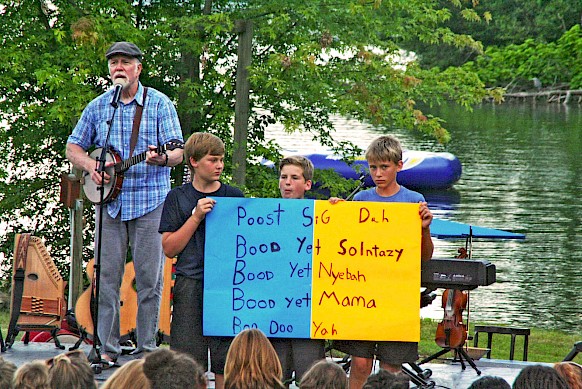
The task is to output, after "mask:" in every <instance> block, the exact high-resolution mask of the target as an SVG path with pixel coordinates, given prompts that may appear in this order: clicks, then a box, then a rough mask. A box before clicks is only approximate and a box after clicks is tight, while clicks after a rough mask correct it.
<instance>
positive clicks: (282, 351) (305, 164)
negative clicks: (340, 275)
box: [270, 156, 325, 383]
mask: <svg viewBox="0 0 582 389" xmlns="http://www.w3.org/2000/svg"><path fill="white" fill-rule="evenodd" d="M312 183H313V163H311V161H310V160H309V159H307V158H305V157H302V156H291V157H287V158H283V159H282V160H281V161H280V162H279V190H280V191H281V197H282V198H284V199H303V198H304V197H305V192H306V191H308V190H309V189H311V184H312ZM270 340H271V344H272V345H273V347H274V348H275V351H276V352H277V355H278V356H279V360H280V361H281V366H282V368H283V381H284V382H285V383H288V382H290V381H291V377H292V373H293V371H295V380H296V381H297V382H299V381H301V377H302V376H303V374H304V373H305V372H306V371H307V370H308V369H309V368H310V366H311V365H312V364H313V363H314V362H315V361H318V360H321V359H324V358H325V343H324V342H325V341H324V340H322V339H289V338H271V339H270Z"/></svg>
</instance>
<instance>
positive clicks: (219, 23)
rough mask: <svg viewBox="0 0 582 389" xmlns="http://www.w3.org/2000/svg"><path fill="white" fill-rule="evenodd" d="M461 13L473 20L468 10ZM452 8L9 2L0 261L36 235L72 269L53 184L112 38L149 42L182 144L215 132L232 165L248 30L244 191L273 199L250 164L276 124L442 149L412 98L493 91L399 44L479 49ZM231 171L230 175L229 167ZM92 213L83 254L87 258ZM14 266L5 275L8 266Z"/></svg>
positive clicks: (64, 166) (368, 3)
mask: <svg viewBox="0 0 582 389" xmlns="http://www.w3.org/2000/svg"><path fill="white" fill-rule="evenodd" d="M454 2H455V3H458V1H454ZM456 12H461V13H464V14H465V15H466V17H474V16H475V15H476V14H475V13H474V11H473V10H472V9H464V8H462V7H461V8H457V9H456ZM449 14H450V10H443V9H442V8H441V7H439V6H438V5H437V2H436V1H427V0H407V1H382V0H334V1H330V0H313V1H307V2H306V1H304V0H300V1H299V0H285V1H282V0H255V1H250V0H249V1H226V0H206V1H193V0H191V1H186V0H181V1H180V0H172V1H170V0H150V1H145V0H139V1H128V0H98V1H97V0H83V1H77V2H72V1H68V0H52V1H49V0H28V1H18V0H14V1H5V2H3V5H0V18H1V19H0V31H1V33H2V45H1V47H0V114H1V115H2V127H1V128H0V145H1V146H2V147H3V149H4V150H5V155H6V158H5V160H6V161H5V163H4V164H3V166H2V167H1V168H0V210H1V216H0V225H6V228H5V230H4V231H3V234H2V235H1V236H0V246H1V247H2V253H3V254H4V255H5V256H6V258H10V257H11V251H12V242H13V238H14V233H16V232H21V231H24V230H33V231H34V232H35V233H36V234H37V235H39V236H42V237H45V238H46V240H47V245H48V247H49V250H50V252H51V255H52V256H53V258H55V259H56V260H57V263H58V264H60V266H61V270H62V271H66V269H65V268H64V267H63V264H65V263H66V260H67V252H68V249H67V244H68V235H69V234H68V227H67V224H68V223H67V218H68V215H67V211H66V210H65V209H64V207H63V206H61V205H59V204H58V203H57V198H58V185H57V182H58V177H59V175H60V174H61V173H63V172H67V171H68V170H69V164H68V163H67V161H66V160H65V158H64V149H65V143H66V140H67V136H68V135H69V133H70V132H71V129H72V128H73V126H74V124H75V122H76V120H77V118H78V117H79V115H80V113H81V111H82V109H83V108H84V107H85V105H86V104H87V103H88V102H89V101H90V100H91V99H93V98H95V97H96V96H98V95H99V94H101V93H103V92H104V91H105V90H106V89H107V88H108V87H109V85H108V80H107V66H106V61H105V58H104V52H105V50H106V48H107V47H108V46H109V45H110V44H111V43H112V42H114V41H119V40H128V41H133V42H135V43H136V44H137V45H138V46H139V47H140V48H142V50H143V51H144V54H145V59H144V71H143V73H142V82H143V83H144V84H145V85H149V86H152V87H154V88H157V89H159V90H161V91H163V92H164V93H166V94H167V95H168V96H169V97H170V98H172V99H173V100H174V101H175V102H176V106H177V109H178V113H179V116H180V120H181V123H182V125H183V130H184V135H185V136H186V137H187V136H188V135H189V134H190V133H193V132H196V131H210V132H213V133H215V134H217V135H219V136H220V137H221V138H222V139H224V140H225V142H226V144H227V147H228V152H227V159H228V158H229V156H230V153H231V151H232V127H233V113H234V103H235V84H234V80H235V76H236V59H237V58H236V48H237V39H236V34H235V33H234V32H233V26H234V24H235V22H236V21H237V20H245V21H250V22H252V23H253V26H254V33H253V34H254V35H253V52H252V65H251V67H250V69H249V74H250V82H251V101H250V104H251V107H250V109H251V111H250V112H251V114H250V119H249V135H248V154H247V161H248V163H249V167H248V169H247V173H248V174H247V177H248V179H247V187H246V188H244V189H245V190H246V191H247V193H249V194H253V195H264V196H268V195H275V193H276V185H275V179H274V177H275V176H274V172H273V171H271V170H269V169H266V168H264V167H262V166H261V165H260V164H257V163H256V162H255V161H256V160H257V158H258V157H267V158H271V159H273V158H277V157H278V156H279V154H278V150H279V147H278V146H277V145H275V144H274V143H272V142H271V143H269V142H265V129H266V127H267V126H268V125H269V124H272V123H275V122H279V123H283V125H284V126H285V128H286V129H287V130H289V131H302V132H304V133H305V135H306V136H308V137H312V138H314V139H317V140H319V141H320V142H321V144H322V145H326V146H333V147H335V148H336V149H338V150H342V151H343V153H345V154H348V156H349V154H350V152H351V154H353V153H355V152H356V150H355V148H354V147H353V146H351V145H346V144H338V143H337V142H334V140H333V126H332V124H331V122H330V119H329V118H330V115H332V114H337V115H344V116H349V117H353V118H356V119H359V120H362V121H366V122H370V123H373V124H375V125H381V126H399V127H405V128H410V129H416V130H419V131H423V132H425V133H427V134H430V135H431V136H433V137H434V138H435V139H437V140H439V141H441V142H446V141H447V139H448V133H447V132H446V130H445V129H444V128H443V127H442V122H441V120H440V119H439V118H436V117H433V116H431V115H430V113H429V112H428V113H423V112H421V111H420V110H419V109H418V108H417V106H416V104H417V103H424V104H426V105H427V106H428V107H430V106H432V105H434V104H439V103H441V102H443V101H445V100H452V101H455V102H457V103H459V104H462V105H464V106H466V107H470V106H471V105H472V104H474V103H476V102H479V101H480V100H481V99H482V98H483V96H484V95H485V94H486V91H485V90H484V88H483V85H482V83H481V82H480V80H479V79H478V78H477V77H476V76H475V74H474V73H471V72H467V71H465V70H463V69H459V68H450V69H447V70H446V71H444V72H439V71H435V70H430V69H429V70H424V69H421V68H420V67H419V66H417V64H415V63H414V62H411V63H408V64H401V63H399V58H400V53H401V51H400V47H399V42H401V41H403V40H404V39H412V38H413V37H414V38H417V39H419V40H421V41H426V42H429V43H431V44H438V43H442V42H449V43H451V44H455V45H458V46H468V47H474V48H475V49H478V48H479V45H478V44H476V43H475V42H474V41H473V40H472V39H471V38H470V37H469V36H466V35H457V34H454V33H452V32H451V31H450V30H449V29H448V28H446V27H443V26H442V23H443V22H444V21H445V20H446V19H447V17H448V15H449ZM396 65H401V66H399V67H398V66H396ZM404 65H405V66H404ZM178 170H179V169H178ZM226 174H227V178H228V175H229V174H230V170H229V171H227V172H226ZM178 176H179V174H178ZM178 180H179V178H178ZM88 208H89V209H88V210H87V212H86V219H87V221H88V224H87V226H86V229H85V231H86V233H85V237H86V238H85V240H86V242H85V253H86V258H87V259H88V258H90V257H91V252H92V250H91V245H90V242H91V231H92V226H91V223H92V210H91V208H92V207H88ZM7 262H8V261H6V260H5V261H3V265H2V266H3V269H4V270H6V269H8V268H9V267H10V264H8V263H7ZM6 278H7V275H6V274H5V275H4V279H5V280H6Z"/></svg>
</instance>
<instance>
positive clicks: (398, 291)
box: [311, 201, 421, 342]
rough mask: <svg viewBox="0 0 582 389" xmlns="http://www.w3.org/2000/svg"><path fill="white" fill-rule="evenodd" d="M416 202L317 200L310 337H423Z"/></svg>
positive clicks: (418, 219) (416, 339)
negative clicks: (331, 201)
mask: <svg viewBox="0 0 582 389" xmlns="http://www.w3.org/2000/svg"><path fill="white" fill-rule="evenodd" d="M418 209H419V204H414V203H380V202H340V203H338V204H330V203H329V202H328V201H316V202H315V212H314V216H315V227H314V238H313V283H312V302H313V306H312V313H311V315H312V316H311V319H312V322H311V337H312V338H317V339H348V340H376V341H385V340H391V341H407V342H418V341H419V339H420V303H419V291H420V261H421V260H420V244H421V220H420V216H419V214H418Z"/></svg>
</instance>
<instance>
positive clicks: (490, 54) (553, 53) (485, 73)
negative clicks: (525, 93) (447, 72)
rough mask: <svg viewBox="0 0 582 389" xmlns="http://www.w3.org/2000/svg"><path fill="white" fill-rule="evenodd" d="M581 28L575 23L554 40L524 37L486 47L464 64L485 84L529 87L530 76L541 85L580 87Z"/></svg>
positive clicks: (530, 84) (581, 70)
mask: <svg viewBox="0 0 582 389" xmlns="http://www.w3.org/2000/svg"><path fill="white" fill-rule="evenodd" d="M581 50H582V31H581V30H580V26H579V25H576V26H574V27H572V28H571V29H570V30H568V31H566V33H564V35H562V36H561V37H560V39H558V40H557V41H556V42H551V43H541V42H539V41H537V40H534V39H527V40H526V41H525V42H523V43H522V44H519V45H509V46H507V47H502V48H500V47H493V46H492V47H489V48H487V50H486V51H485V53H484V54H483V55H482V56H479V57H477V58H476V60H475V61H472V62H468V63H467V64H466V65H465V66H464V68H465V69H467V70H468V71H470V72H472V73H473V72H474V73H476V74H478V75H479V78H480V79H481V80H482V81H483V82H484V83H485V84H486V85H487V86H500V87H505V88H507V89H510V88H513V87H520V88H527V89H532V87H533V83H532V81H531V80H532V79H533V78H534V77H535V78H538V79H539V80H540V81H541V83H542V85H543V86H560V85H561V86H567V87H569V88H570V89H578V88H581V87H582V62H581V61H580V59H581V58H580V56H581V54H580V53H581Z"/></svg>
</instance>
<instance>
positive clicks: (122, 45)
mask: <svg viewBox="0 0 582 389" xmlns="http://www.w3.org/2000/svg"><path fill="white" fill-rule="evenodd" d="M114 55H126V56H128V57H133V58H138V59H141V57H142V55H143V54H142V52H141V50H140V49H139V47H137V46H136V45H134V44H133V43H130V42H115V43H114V44H112V45H111V47H109V49H107V52H106V53H105V58H107V59H109V58H111V57H113V56H114Z"/></svg>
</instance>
